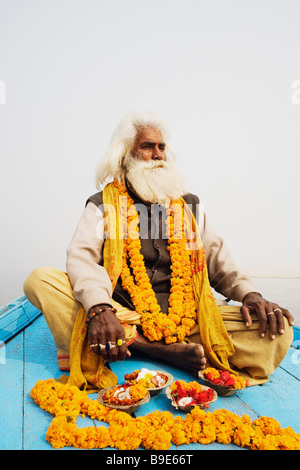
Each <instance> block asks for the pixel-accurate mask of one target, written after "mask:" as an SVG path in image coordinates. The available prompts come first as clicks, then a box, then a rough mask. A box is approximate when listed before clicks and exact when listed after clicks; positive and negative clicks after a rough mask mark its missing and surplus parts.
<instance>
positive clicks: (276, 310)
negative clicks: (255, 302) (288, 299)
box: [274, 308, 282, 313]
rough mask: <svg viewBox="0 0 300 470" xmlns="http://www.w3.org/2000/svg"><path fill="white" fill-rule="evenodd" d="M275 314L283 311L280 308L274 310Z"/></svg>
mask: <svg viewBox="0 0 300 470" xmlns="http://www.w3.org/2000/svg"><path fill="white" fill-rule="evenodd" d="M275 312H279V313H282V310H281V309H280V308H275V309H274V313H275Z"/></svg>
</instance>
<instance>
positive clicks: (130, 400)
mask: <svg viewBox="0 0 300 470" xmlns="http://www.w3.org/2000/svg"><path fill="white" fill-rule="evenodd" d="M146 395H147V388H146V387H145V386H144V384H134V385H132V384H130V383H125V384H123V385H117V386H116V387H113V388H112V389H110V390H108V391H107V392H106V394H105V395H104V396H103V397H102V400H103V401H104V402H105V403H107V404H110V405H121V406H127V405H133V404H134V403H137V402H138V401H140V400H142V399H143V398H144V397H145V396H146Z"/></svg>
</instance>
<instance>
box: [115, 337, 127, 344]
mask: <svg viewBox="0 0 300 470" xmlns="http://www.w3.org/2000/svg"><path fill="white" fill-rule="evenodd" d="M123 343H126V341H122V340H121V338H120V339H118V341H117V345H118V346H122V344H123Z"/></svg>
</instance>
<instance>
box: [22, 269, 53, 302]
mask: <svg viewBox="0 0 300 470" xmlns="http://www.w3.org/2000/svg"><path fill="white" fill-rule="evenodd" d="M52 269H53V268H49V267H47V268H36V269H34V270H33V271H32V272H31V273H30V274H29V276H27V278H26V279H25V281H24V285H23V290H24V294H25V295H26V297H27V299H28V300H29V301H30V302H31V303H33V304H35V303H36V298H37V295H38V293H40V292H41V291H42V290H43V289H44V288H45V287H46V285H47V278H49V275H50V272H51V270H52Z"/></svg>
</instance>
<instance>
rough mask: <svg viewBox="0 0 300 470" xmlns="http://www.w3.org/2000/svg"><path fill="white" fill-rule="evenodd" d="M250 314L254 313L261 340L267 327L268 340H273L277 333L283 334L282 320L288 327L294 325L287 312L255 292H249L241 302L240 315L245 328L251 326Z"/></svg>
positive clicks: (291, 317)
mask: <svg viewBox="0 0 300 470" xmlns="http://www.w3.org/2000/svg"><path fill="white" fill-rule="evenodd" d="M251 313H256V314H257V316H258V319H259V334H260V336H261V337H262V338H263V337H264V336H265V334H266V329H267V325H269V333H270V339H275V336H276V334H277V333H279V334H281V335H282V334H284V318H283V317H286V319H287V320H288V323H289V325H290V326H293V324H294V318H293V316H292V315H291V314H290V312H289V311H288V310H286V309H285V308H282V307H280V306H279V305H277V304H275V303H273V302H269V301H268V300H266V299H264V298H263V297H262V296H261V295H260V294H259V293H257V292H250V293H249V294H247V295H246V296H245V298H244V300H243V305H242V306H241V314H242V316H243V320H244V322H245V324H246V327H247V328H250V326H251V325H252V319H251Z"/></svg>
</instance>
